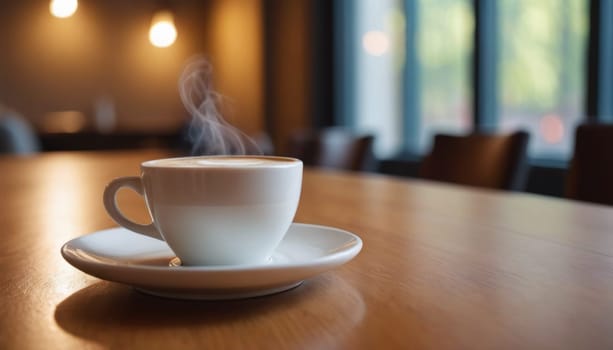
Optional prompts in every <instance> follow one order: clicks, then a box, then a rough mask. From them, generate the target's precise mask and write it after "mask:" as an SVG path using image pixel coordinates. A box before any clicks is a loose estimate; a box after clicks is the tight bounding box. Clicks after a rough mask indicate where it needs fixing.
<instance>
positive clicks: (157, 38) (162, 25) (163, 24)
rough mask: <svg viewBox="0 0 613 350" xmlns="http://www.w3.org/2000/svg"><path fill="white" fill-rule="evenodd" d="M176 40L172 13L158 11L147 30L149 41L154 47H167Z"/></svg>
mask: <svg viewBox="0 0 613 350" xmlns="http://www.w3.org/2000/svg"><path fill="white" fill-rule="evenodd" d="M176 39H177V29H176V28H175V23H174V19H173V17H172V13H170V12H169V11H160V12H158V13H156V14H155V15H154V16H153V20H152V21H151V28H150V29H149V41H150V42H151V44H152V45H153V46H156V47H168V46H170V45H172V44H173V43H174V42H175V40H176Z"/></svg>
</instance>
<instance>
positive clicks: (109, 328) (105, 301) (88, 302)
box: [55, 273, 366, 348]
mask: <svg viewBox="0 0 613 350" xmlns="http://www.w3.org/2000/svg"><path fill="white" fill-rule="evenodd" d="M322 305H328V306H327V307H322ZM365 312H366V306H365V304H364V301H363V300H362V296H361V293H360V292H359V291H358V290H356V289H355V288H354V287H353V286H352V285H351V284H349V283H347V282H346V281H344V279H343V278H342V277H340V276H337V275H335V274H332V273H330V274H323V275H321V276H318V277H317V278H313V279H309V280H306V281H305V282H304V283H303V284H302V285H300V286H298V287H296V288H294V289H291V290H289V291H286V292H282V293H278V294H274V295H269V296H263V297H256V298H251V299H242V300H232V301H187V300H173V299H165V298H160V297H155V296H150V295H148V294H144V293H141V292H139V291H137V290H135V289H133V288H132V287H128V286H124V285H121V284H117V283H110V282H98V283H95V284H93V285H91V286H89V287H86V288H83V289H81V290H79V291H78V292H76V293H74V294H72V295H71V296H69V297H68V298H66V299H65V300H64V301H62V302H61V303H60V304H58V306H57V307H56V310H55V320H56V322H57V324H58V325H59V326H60V327H61V328H62V329H64V330H66V331H67V332H69V333H71V334H73V335H75V336H77V337H79V338H82V339H86V340H90V341H94V342H96V343H99V344H102V345H103V346H105V347H126V346H127V345H129V344H131V345H134V346H146V345H151V344H155V345H156V346H157V347H159V348H164V347H173V346H176V345H177V344H178V343H177V341H178V340H177V337H182V336H188V337H190V338H189V339H192V340H193V341H196V342H197V343H202V342H204V343H205V344H207V347H209V345H212V346H213V347H215V344H216V343H219V342H220V341H221V343H220V344H222V345H223V344H225V343H227V342H230V344H234V345H236V346H238V347H243V346H248V345H249V342H250V341H251V340H253V339H251V338H253V337H254V336H257V335H259V336H262V335H264V336H266V337H269V338H268V340H267V342H268V343H270V344H274V343H275V342H279V344H280V345H281V344H284V345H285V346H288V345H289V344H291V343H295V344H296V345H298V344H302V345H304V344H307V343H308V344H310V345H309V346H308V348H319V347H322V346H324V347H327V346H333V345H334V344H336V343H337V342H338V341H339V339H342V338H343V337H344V335H346V334H349V333H350V331H351V329H353V328H354V327H356V326H357V325H359V324H360V323H361V321H362V319H363V317H364V314H365ZM281 324H286V325H288V327H289V328H287V329H286V330H285V331H283V332H281V333H278V334H277V333H275V332H276V331H278V330H277V329H276V327H278V326H279V325H281ZM296 327H297V328H296ZM299 329H308V330H309V332H307V333H305V334H302V333H301V332H298V333H292V331H296V330H299ZM286 331H289V332H290V333H291V334H285V333H286ZM282 334H285V335H286V336H290V335H292V334H293V335H292V336H291V339H288V338H286V337H284V336H282ZM194 336H196V338H193V337H194ZM277 338H278V339H277ZM288 341H289V343H288ZM245 342H246V343H245ZM179 343H180V341H179ZM218 345H219V344H218Z"/></svg>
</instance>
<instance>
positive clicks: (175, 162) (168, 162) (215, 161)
mask: <svg viewBox="0 0 613 350" xmlns="http://www.w3.org/2000/svg"><path fill="white" fill-rule="evenodd" d="M294 162H296V160H294V159H291V158H282V157H279V158H275V157H270V158H265V157H240V156H237V157H187V158H169V159H160V160H153V161H149V162H145V163H144V165H145V166H154V167H155V166H158V167H173V168H206V167H211V168H220V167H222V168H243V167H260V166H287V165H289V164H292V163H294Z"/></svg>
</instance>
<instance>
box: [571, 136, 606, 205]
mask: <svg viewBox="0 0 613 350" xmlns="http://www.w3.org/2000/svg"><path fill="white" fill-rule="evenodd" d="M566 197H567V198H571V199H576V200H581V201H587V202H593V203H601V204H609V205H613V125H604V124H584V125H580V126H578V127H577V129H576V131H575V147H574V152H573V158H572V160H571V163H570V167H569V171H568V176H567V178H566Z"/></svg>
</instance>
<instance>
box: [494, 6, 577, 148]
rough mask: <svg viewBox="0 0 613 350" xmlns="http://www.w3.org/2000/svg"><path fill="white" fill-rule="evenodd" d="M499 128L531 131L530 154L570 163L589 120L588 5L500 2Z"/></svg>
mask: <svg viewBox="0 0 613 350" xmlns="http://www.w3.org/2000/svg"><path fill="white" fill-rule="evenodd" d="M498 4H499V5H498V6H499V7H498V13H499V16H498V18H499V20H498V21H499V22H498V23H499V28H500V31H499V33H500V40H499V45H500V47H499V55H498V57H499V64H498V75H499V76H498V83H499V98H498V99H499V101H498V102H499V112H500V120H499V123H500V128H501V129H502V130H509V131H511V130H516V129H520V128H523V129H525V130H527V131H529V132H531V135H532V136H531V140H530V155H531V156H532V157H535V158H558V159H560V158H567V157H569V156H570V154H571V153H572V143H573V140H572V138H573V135H574V130H575V127H576V125H577V123H578V122H580V121H581V120H582V119H583V115H584V111H585V108H584V90H585V89H584V81H585V72H584V71H585V65H584V57H585V52H586V47H585V45H586V42H587V41H586V39H587V36H586V34H587V30H586V24H587V1H586V0H540V1H532V0H500V1H499V2H498Z"/></svg>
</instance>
